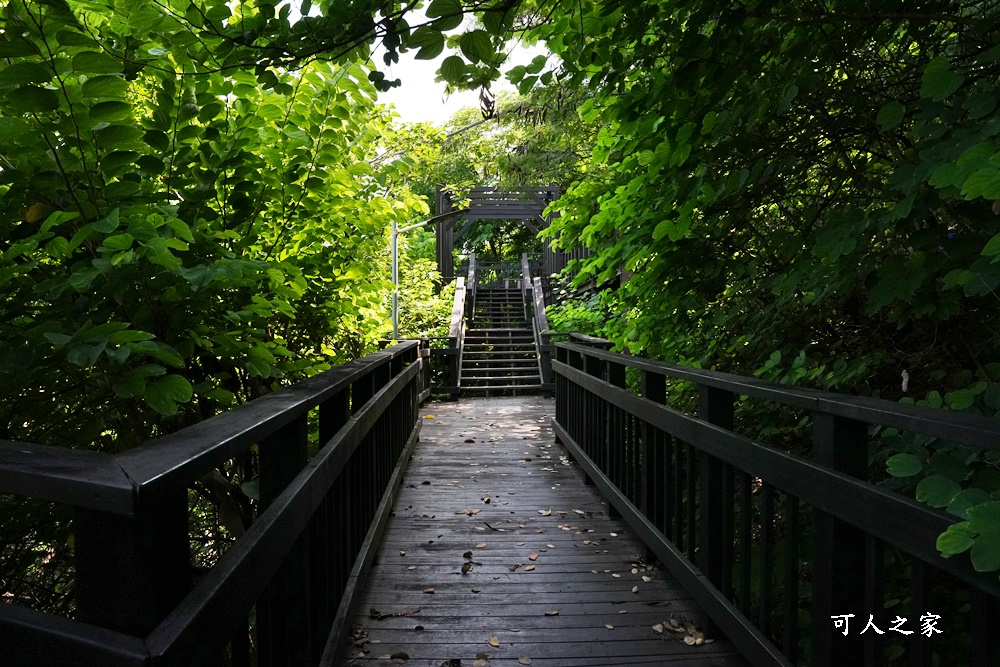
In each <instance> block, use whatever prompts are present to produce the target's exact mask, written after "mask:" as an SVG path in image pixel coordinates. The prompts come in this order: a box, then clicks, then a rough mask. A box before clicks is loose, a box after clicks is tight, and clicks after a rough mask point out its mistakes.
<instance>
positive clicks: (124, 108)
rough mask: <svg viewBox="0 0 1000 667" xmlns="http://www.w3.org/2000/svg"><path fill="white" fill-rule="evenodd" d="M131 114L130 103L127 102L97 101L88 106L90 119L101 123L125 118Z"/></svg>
mask: <svg viewBox="0 0 1000 667" xmlns="http://www.w3.org/2000/svg"><path fill="white" fill-rule="evenodd" d="M131 115H132V105H131V104H129V103H128V102H119V101H117V100H116V101H112V102H98V103H97V104H95V105H94V106H92V107H90V119H91V120H93V121H95V122H98V123H101V122H110V121H115V120H125V119H126V118H129V117H131Z"/></svg>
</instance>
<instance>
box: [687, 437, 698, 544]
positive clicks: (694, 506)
mask: <svg viewBox="0 0 1000 667" xmlns="http://www.w3.org/2000/svg"><path fill="white" fill-rule="evenodd" d="M684 455H685V456H684V476H685V487H686V491H685V502H687V507H686V508H685V509H686V511H687V516H686V517H685V522H684V529H685V532H687V535H686V536H685V538H684V542H685V546H687V550H686V551H685V553H686V554H687V557H688V560H690V561H692V562H693V561H694V553H695V535H696V534H697V523H696V522H697V520H698V519H697V516H698V514H697V512H698V501H697V490H698V489H697V480H698V475H697V471H696V468H695V451H694V447H692V446H691V445H689V444H687V443H684Z"/></svg>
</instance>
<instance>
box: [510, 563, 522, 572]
mask: <svg viewBox="0 0 1000 667" xmlns="http://www.w3.org/2000/svg"><path fill="white" fill-rule="evenodd" d="M522 565H524V563H514V564H513V565H512V566H511V568H510V571H511V572H515V571H517V568H519V567H521V566H522Z"/></svg>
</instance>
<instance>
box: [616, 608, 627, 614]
mask: <svg viewBox="0 0 1000 667" xmlns="http://www.w3.org/2000/svg"><path fill="white" fill-rule="evenodd" d="M618 613H619V614H627V613H628V609H621V610H619V611H618Z"/></svg>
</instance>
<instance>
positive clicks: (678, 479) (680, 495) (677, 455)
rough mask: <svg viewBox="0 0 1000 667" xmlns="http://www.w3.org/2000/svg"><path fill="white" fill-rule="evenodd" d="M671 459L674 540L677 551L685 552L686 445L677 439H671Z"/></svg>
mask: <svg viewBox="0 0 1000 667" xmlns="http://www.w3.org/2000/svg"><path fill="white" fill-rule="evenodd" d="M670 449H671V450H672V451H671V455H672V456H671V458H672V459H673V465H672V466H671V467H672V468H673V478H674V529H673V533H674V535H673V539H674V544H675V545H676V546H677V549H678V550H680V551H684V547H685V545H686V544H687V542H686V541H685V540H684V479H685V474H684V443H682V442H681V441H680V440H678V439H677V438H673V437H671V438H670Z"/></svg>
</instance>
